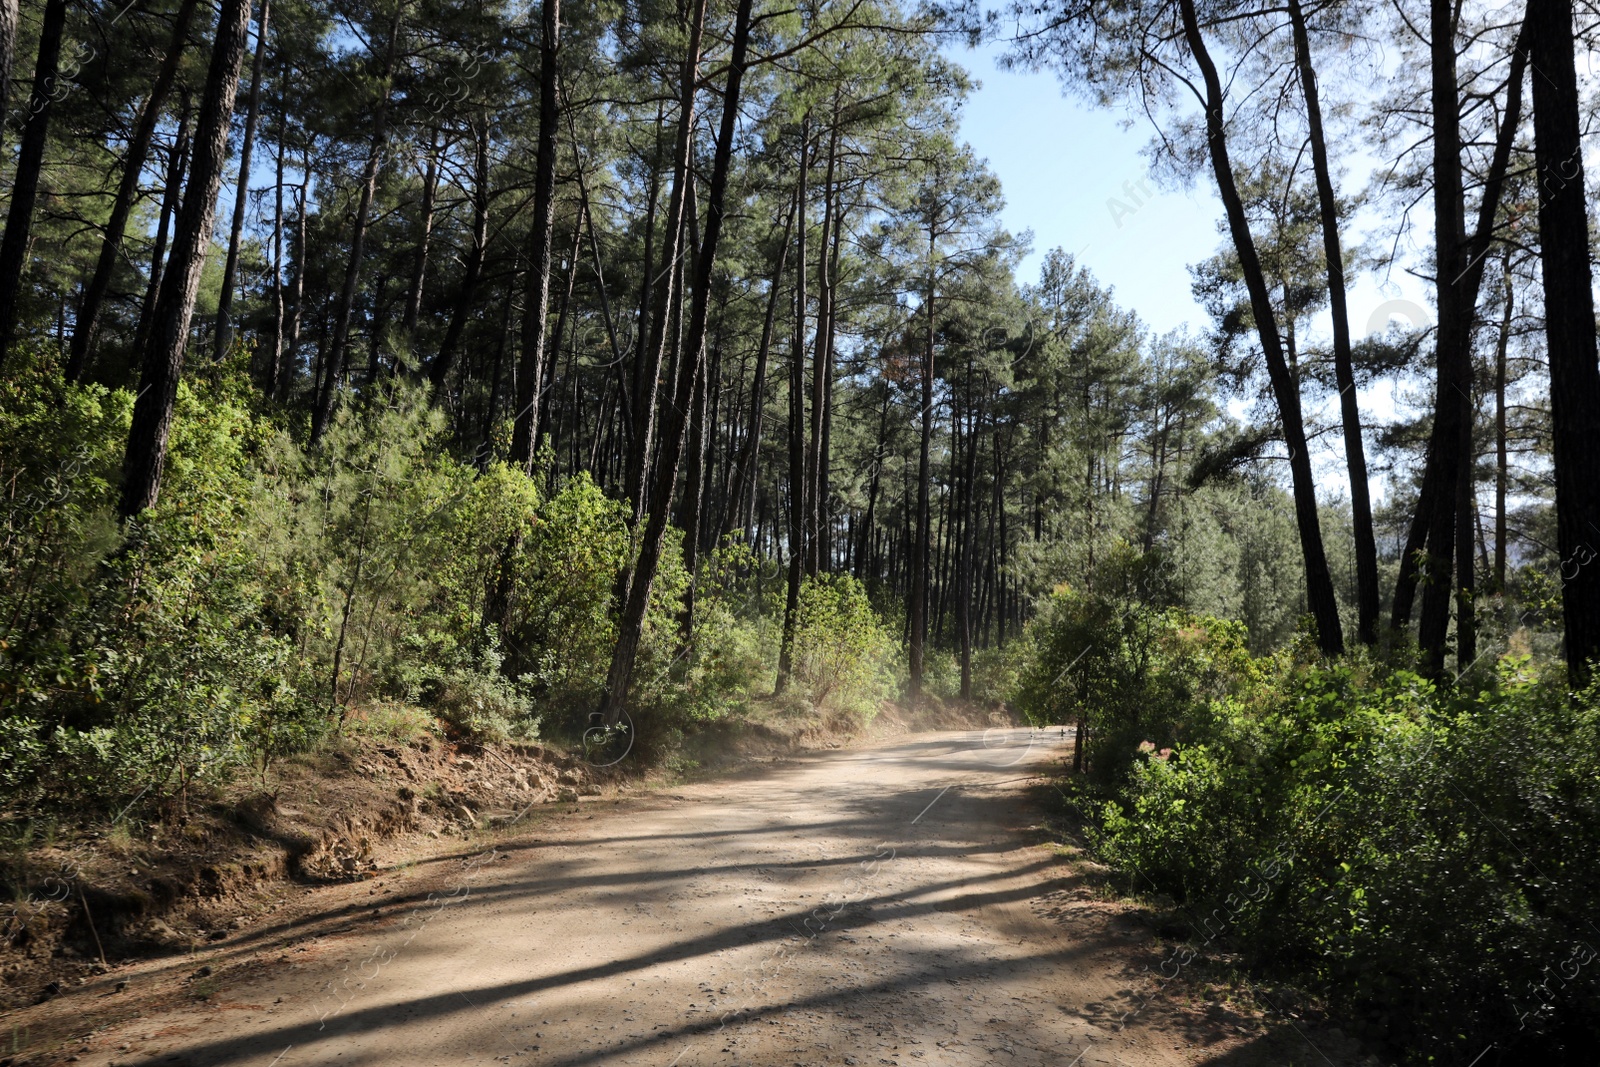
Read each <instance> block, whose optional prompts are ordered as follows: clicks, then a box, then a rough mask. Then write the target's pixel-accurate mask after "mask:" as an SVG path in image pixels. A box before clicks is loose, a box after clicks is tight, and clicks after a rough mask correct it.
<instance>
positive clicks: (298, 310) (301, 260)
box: [278, 140, 317, 398]
mask: <svg viewBox="0 0 1600 1067" xmlns="http://www.w3.org/2000/svg"><path fill="white" fill-rule="evenodd" d="M304 152H305V154H304V157H303V158H302V160H301V163H302V170H301V173H300V190H299V195H298V196H297V197H296V198H295V199H296V205H295V207H296V210H295V220H294V286H293V288H291V289H290V294H291V302H290V309H289V336H288V338H286V339H285V341H284V345H283V351H284V357H285V358H286V359H289V360H293V359H294V358H295V353H296V352H298V351H299V350H300V328H301V326H302V324H303V323H304V322H305V302H306V214H307V211H306V201H307V199H308V197H307V190H308V186H309V184H310V181H311V146H310V142H309V140H308V141H307V144H306V147H305V149H304ZM316 384H317V377H316V375H315V374H313V375H312V376H311V386H312V388H313V389H315V388H316ZM288 392H289V375H288V373H287V372H285V373H284V374H283V376H282V377H281V378H280V379H279V385H278V395H279V396H280V398H281V397H286V396H287V395H288Z"/></svg>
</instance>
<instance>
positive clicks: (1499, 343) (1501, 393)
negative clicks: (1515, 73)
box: [1492, 164, 1537, 596]
mask: <svg viewBox="0 0 1600 1067" xmlns="http://www.w3.org/2000/svg"><path fill="white" fill-rule="evenodd" d="M1535 165H1536V166H1537V164H1535ZM1500 277H1501V279H1502V281H1503V283H1504V286H1505V296H1504V306H1503V307H1502V309H1501V312H1500V331H1499V333H1498V334H1497V335H1496V337H1495V346H1494V568H1493V572H1492V573H1493V575H1494V589H1495V592H1496V593H1498V594H1500V595H1501V596H1504V595H1505V591H1506V490H1507V488H1508V487H1509V482H1510V464H1509V462H1508V460H1507V447H1506V351H1507V349H1508V347H1509V346H1510V343H1511V319H1512V317H1513V315H1514V314H1515V312H1516V290H1515V288H1514V287H1513V285H1512V282H1511V246H1510V245H1509V244H1508V245H1506V247H1505V253H1504V254H1503V255H1502V256H1501V257H1500Z"/></svg>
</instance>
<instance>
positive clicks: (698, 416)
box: [678, 349, 715, 647]
mask: <svg viewBox="0 0 1600 1067" xmlns="http://www.w3.org/2000/svg"><path fill="white" fill-rule="evenodd" d="M714 357H715V350H714V349H713V361H714ZM707 362H708V361H707V360H700V361H699V363H700V368H699V370H698V371H697V372H696V373H695V379H694V395H693V398H692V399H691V400H690V402H689V418H690V420H691V421H690V426H689V448H688V452H689V469H688V470H687V471H685V472H684V473H685V475H686V477H687V481H686V482H685V483H684V487H683V567H684V570H685V571H686V572H687V573H688V577H689V584H688V585H687V586H685V587H684V590H683V605H682V608H681V609H680V610H679V612H678V640H679V641H680V642H681V643H682V645H683V647H688V644H689V642H690V640H692V639H693V637H694V609H695V585H696V584H697V583H696V579H697V577H698V575H697V573H696V572H697V571H698V570H699V569H700V516H701V509H702V508H703V507H704V506H705V494H706V418H707V413H708V412H709V410H710V406H711V405H710V395H709V394H710V391H711V383H710V382H709V381H708V379H709V378H710V377H712V373H711V372H712V368H711V367H708V366H707Z"/></svg>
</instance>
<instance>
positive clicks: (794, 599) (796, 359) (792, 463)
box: [774, 114, 811, 693]
mask: <svg viewBox="0 0 1600 1067" xmlns="http://www.w3.org/2000/svg"><path fill="white" fill-rule="evenodd" d="M810 148H811V122H810V115H809V114H808V115H807V116H806V117H805V118H803V119H802V120H801V122H800V172H799V180H798V182H797V183H796V185H795V204H796V210H797V211H798V212H799V226H798V227H797V228H796V233H795V268H794V336H793V337H792V339H791V347H790V352H789V502H788V503H789V507H788V513H789V575H788V589H787V592H786V594H785V598H784V605H783V639H782V641H781V643H780V644H779V646H778V682H777V685H776V686H775V687H774V691H775V692H776V693H781V692H783V691H784V689H785V688H787V687H788V684H789V676H790V674H791V672H793V670H794V628H795V622H796V620H797V618H798V617H799V612H800V580H801V578H802V577H803V576H804V574H805V563H806V521H805V498H806V489H805V487H806V363H805V360H806V230H807V228H808V226H807V222H808V220H807V218H806V214H807V201H806V177H807V175H808V173H809V171H810V169H811V159H810Z"/></svg>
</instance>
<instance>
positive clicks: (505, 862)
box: [55, 730, 1344, 1067]
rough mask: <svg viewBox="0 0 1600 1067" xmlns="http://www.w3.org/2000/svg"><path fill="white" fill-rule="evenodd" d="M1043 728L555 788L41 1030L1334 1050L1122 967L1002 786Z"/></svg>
mask: <svg viewBox="0 0 1600 1067" xmlns="http://www.w3.org/2000/svg"><path fill="white" fill-rule="evenodd" d="M1060 745H1061V742H1060V740H1059V739H1058V736H1057V735H1056V734H1055V733H1054V732H1051V733H1050V734H1049V735H1048V736H1047V735H1044V734H1033V733H1031V732H1030V731H1028V730H1004V731H991V732H990V733H988V734H983V733H978V732H968V733H940V734H922V735H914V736H912V737H910V738H904V739H900V740H898V741H894V742H889V743H880V744H878V745H874V746H869V747H867V748H863V749H855V750H850V751H842V752H834V753H825V754H819V755H816V756H810V757H805V758H800V759H793V760H786V761H782V762H779V763H776V764H773V765H770V766H768V767H764V768H762V769H761V771H760V772H759V773H755V774H751V775H746V776H744V777H741V778H738V779H736V780H732V781H721V782H715V783H710V784H702V785H695V786H690V787H683V788H680V789H677V790H675V791H673V792H671V793H660V794H654V795H651V796H649V797H647V798H645V799H643V800H641V801H634V802H631V803H630V804H629V805H627V806H626V807H625V808H624V809H623V810H618V811H609V812H603V813H601V814H600V815H599V816H598V817H590V816H589V813H590V812H591V811H593V810H595V809H594V807H593V806H591V805H589V804H587V803H586V804H583V805H567V806H566V807H567V809H569V812H570V813H563V814H562V815H560V816H559V817H557V818H554V819H548V820H545V821H544V822H543V823H542V824H541V825H539V826H537V827H536V828H535V829H533V830H531V831H530V832H529V833H527V834H526V835H524V836H521V837H510V838H507V839H505V840H504V841H502V842H501V843H499V844H497V845H494V846H492V847H490V846H482V847H477V846H471V847H468V848H464V849H462V850H459V851H457V852H455V853H453V854H450V855H447V856H442V857H438V858H437V859H435V860H433V861H430V862H428V863H424V864H419V865H417V866H416V867H413V868H410V869H406V870H392V871H390V872H387V873H386V874H385V875H384V876H383V877H382V878H381V879H380V880H379V881H377V882H374V883H362V884H356V885H350V886H340V887H334V888H333V889H330V890H319V891H318V893H320V894H324V895H323V896H322V897H321V898H320V903H319V906H318V908H317V909H316V910H314V911H313V912H311V913H308V914H305V915H302V916H301V917H299V918H297V919H295V920H294V921H292V922H283V923H281V924H279V925H276V926H273V925H270V923H269V924H268V925H266V926H264V927H262V928H256V929H252V930H250V931H247V932H246V933H243V934H241V935H240V936H239V938H237V939H235V941H230V942H228V943H224V944H222V945H219V946H218V947H217V948H216V949H215V950H214V951H213V952H212V953H209V954H204V955H201V956H197V957H195V958H194V959H191V960H185V961H180V962H179V963H178V964H177V965H174V964H173V963H172V962H171V961H167V962H166V963H164V964H151V965H146V968H145V970H143V971H140V970H138V969H137V968H136V969H134V970H132V971H119V972H117V973H116V974H113V975H110V976H107V979H106V980H104V981H103V982H102V983H100V985H98V986H92V987H85V988H84V989H81V990H75V991H72V992H71V993H69V994H67V995H64V996H63V997H61V998H59V1000H58V1001H56V1002H55V1006H56V1008H57V1010H67V1011H70V1010H72V1008H71V1003H70V1002H71V1001H73V1000H79V1001H80V1003H81V1004H83V1005H85V1006H91V1005H99V1004H102V1003H104V998H114V997H123V998H128V997H133V996H135V995H138V994H139V993H140V992H141V990H146V991H147V996H148V999H147V1001H146V1002H145V1004H144V1006H142V1007H141V1008H140V1010H139V1013H138V1016H137V1017H135V1018H129V1019H127V1020H126V1021H124V1022H121V1023H119V1024H118V1025H116V1026H114V1027H111V1028H108V1029H103V1030H100V1031H99V1032H96V1033H94V1034H93V1035H92V1036H90V1037H89V1038H87V1039H86V1040H85V1041H84V1042H83V1043H82V1044H81V1046H79V1047H76V1048H67V1047H63V1046H60V1045H57V1046H56V1047H57V1048H58V1049H60V1050H61V1053H62V1054H63V1055H64V1054H65V1053H73V1054H75V1056H76V1062H80V1063H85V1064H97V1065H98V1064H107V1063H112V1064H134V1063H139V1064H146V1063H164V1064H188V1065H193V1067H209V1065H213V1064H241V1065H242V1064H250V1065H260V1067H269V1065H271V1067H296V1065H302V1064H338V1065H342V1067H354V1065H358V1064H360V1065H365V1064H372V1065H380V1064H382V1065H389V1064H406V1065H410V1064H416V1065H433V1064H438V1065H458V1064H459V1065H464V1064H480V1063H481V1064H489V1063H495V1062H501V1063H517V1064H529V1065H532V1064H548V1065H561V1067H579V1065H589V1064H605V1065H624V1064H627V1065H635V1064H637V1065H640V1067H674V1065H682V1067H691V1065H702V1064H704V1065H713V1064H715V1065H721V1064H775V1065H776V1064H782V1065H788V1064H794V1065H805V1067H812V1065H815V1064H856V1065H869V1064H870V1065H879V1064H900V1065H903V1067H912V1065H918V1067H920V1065H927V1067H934V1065H958V1064H960V1065H967V1064H991V1063H1002V1064H1015V1065H1019V1067H1020V1065H1035V1064H1037V1065H1046V1064H1050V1065H1061V1067H1066V1065H1082V1067H1089V1065H1097V1067H1098V1065H1109V1064H1121V1065H1127V1067H1158V1065H1178V1064H1193V1063H1207V1064H1245V1063H1250V1064H1256V1063H1261V1064H1266V1063H1271V1064H1273V1065H1275V1067H1277V1065H1282V1064H1287V1063H1312V1062H1315V1063H1324V1062H1330V1063H1331V1062H1341V1063H1342V1062H1344V1060H1343V1058H1342V1057H1339V1056H1333V1057H1331V1058H1329V1057H1326V1056H1324V1054H1323V1052H1322V1051H1319V1050H1318V1049H1317V1048H1316V1047H1315V1046H1314V1045H1312V1044H1306V1045H1304V1046H1302V1047H1300V1048H1299V1049H1298V1051H1295V1050H1293V1049H1291V1050H1290V1051H1288V1052H1284V1051H1282V1050H1281V1049H1280V1050H1277V1051H1273V1050H1270V1049H1269V1048H1268V1047H1267V1046H1268V1044H1269V1043H1270V1042H1274V1041H1277V1040H1278V1039H1277V1038H1276V1037H1272V1036H1267V1037H1263V1036H1262V1035H1261V1031H1260V1028H1259V1026H1258V1025H1257V1024H1256V1023H1255V1022H1254V1020H1252V1019H1250V1018H1248V1017H1246V1016H1241V1015H1235V1014H1234V1013H1232V1012H1231V1011H1228V1010H1226V1009H1223V1010H1221V1011H1220V1013H1219V1011H1217V1010H1212V1011H1211V1012H1210V1013H1209V1014H1206V1013H1201V1012H1197V1011H1195V1010H1194V1009H1193V1008H1187V1007H1182V1006H1179V1005H1177V1004H1175V1003H1173V1002H1172V1001H1171V999H1170V998H1169V997H1168V996H1166V993H1168V992H1170V991H1169V990H1165V989H1163V988H1162V987H1161V985H1160V983H1158V982H1156V981H1153V980H1152V977H1153V976H1152V975H1151V974H1150V973H1149V972H1148V971H1142V970H1141V968H1143V967H1146V966H1149V965H1150V964H1152V963H1155V962H1159V959H1160V958H1161V957H1160V953H1159V949H1160V946H1159V944H1156V943H1153V942H1152V941H1151V937H1150V934H1149V932H1148V931H1147V930H1145V929H1143V927H1142V926H1140V925H1139V924H1137V923H1133V922H1130V921H1127V919H1126V917H1125V916H1122V915H1121V914H1120V913H1119V912H1118V911H1117V909H1116V908H1115V907H1114V906H1109V905H1105V904H1103V902H1100V901H1098V900H1097V899H1095V896H1094V894H1093V893H1091V892H1090V891H1089V890H1087V889H1085V888H1083V886H1082V884H1081V873H1080V872H1079V870H1078V867H1077V865H1075V864H1074V863H1072V862H1069V861H1067V860H1066V859H1064V858H1063V857H1062V856H1061V854H1060V851H1059V850H1058V849H1056V848H1054V847H1053V846H1051V845H1050V844H1049V843H1048V842H1047V841H1046V840H1045V837H1044V835H1043V834H1042V833H1041V832H1040V831H1039V827H1038V825H1037V824H1038V822H1039V818H1040V815H1039V811H1038V809H1037V807H1036V806H1035V805H1034V804H1033V803H1032V802H1031V801H1030V798H1029V796H1028V794H1027V789H1028V787H1029V784H1030V780H1031V781H1032V782H1033V784H1035V785H1036V784H1037V779H1036V778H1035V777H1034V776H1035V775H1036V774H1037V772H1038V771H1039V770H1040V769H1041V768H1042V767H1044V766H1045V765H1046V764H1047V763H1048V762H1049V761H1050V760H1051V759H1052V758H1059V755H1060V748H1059V746H1060ZM208 961H209V962H208ZM200 965H204V966H205V967H209V968H211V970H210V971H209V972H207V971H201V970H200V969H199V967H200ZM180 971H181V972H182V973H181V974H180V973H179V972H180ZM113 978H116V979H118V980H120V981H123V982H124V983H126V988H124V989H123V990H122V991H121V992H118V991H116V990H115V988H114V987H113V988H106V987H107V986H111V985H112V983H111V979H113ZM1157 994H1160V995H1157ZM201 998H204V999H201ZM73 1044H74V1045H78V1043H77V1042H74V1043H73Z"/></svg>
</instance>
